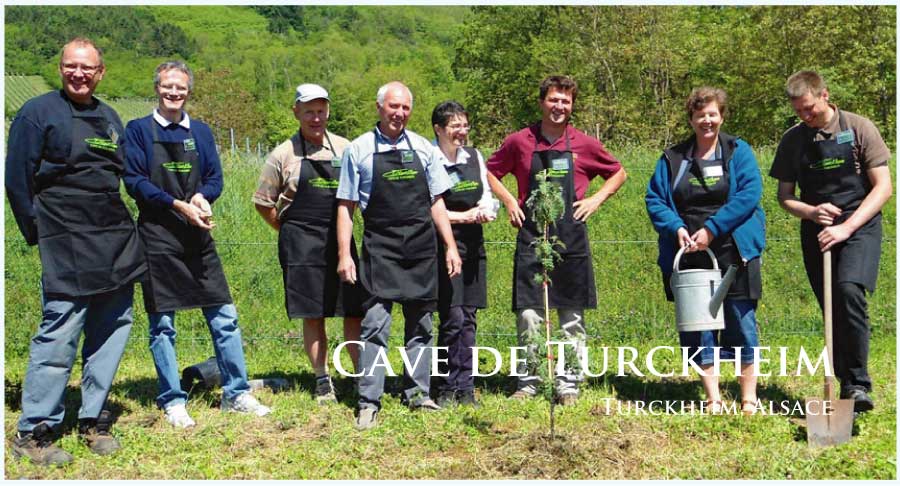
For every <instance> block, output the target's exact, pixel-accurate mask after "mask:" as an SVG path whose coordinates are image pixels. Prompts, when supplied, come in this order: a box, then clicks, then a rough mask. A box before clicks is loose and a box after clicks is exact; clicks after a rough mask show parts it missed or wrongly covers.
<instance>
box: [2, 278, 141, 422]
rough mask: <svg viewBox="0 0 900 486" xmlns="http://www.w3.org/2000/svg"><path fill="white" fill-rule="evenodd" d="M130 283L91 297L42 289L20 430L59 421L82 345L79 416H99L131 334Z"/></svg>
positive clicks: (131, 285)
mask: <svg viewBox="0 0 900 486" xmlns="http://www.w3.org/2000/svg"><path fill="white" fill-rule="evenodd" d="M133 295H134V285H133V284H130V283H129V284H127V285H123V286H122V287H120V288H119V289H117V290H113V291H111V292H106V293H103V294H97V295H92V296H89V297H62V296H48V295H44V294H43V291H42V292H41V303H42V305H43V314H44V316H43V320H42V321H41V324H40V326H39V327H38V330H37V333H36V334H35V335H34V337H33V338H32V339H31V346H30V349H29V353H28V370H27V371H26V373H25V384H24V386H23V387H22V416H21V417H19V424H18V428H19V430H20V431H22V432H30V431H31V430H32V429H34V428H35V427H37V426H38V425H40V424H41V423H46V424H47V425H48V426H50V427H51V428H52V427H57V426H59V425H60V424H61V423H62V421H63V416H64V415H65V407H64V402H63V398H64V395H65V391H66V385H67V383H68V382H69V375H70V373H71V372H72V365H74V364H75V358H76V357H77V356H78V340H79V338H80V337H81V335H82V334H84V344H83V345H82V346H81V359H82V370H81V409H80V410H79V411H78V418H79V419H95V418H97V417H99V416H100V412H101V411H102V410H103V406H104V404H105V403H106V397H107V396H108V395H109V391H110V388H111V386H112V382H113V377H114V376H115V374H116V370H117V369H118V367H119V361H120V360H121V359H122V354H123V353H124V352H125V345H126V344H127V343H128V334H129V333H130V332H131V322H132V308H131V305H132V301H133Z"/></svg>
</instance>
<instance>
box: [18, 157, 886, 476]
mask: <svg viewBox="0 0 900 486" xmlns="http://www.w3.org/2000/svg"><path fill="white" fill-rule="evenodd" d="M612 150H613V153H614V154H616V155H617V156H618V157H619V158H620V159H621V160H622V161H623V162H624V164H625V167H626V169H627V170H628V171H629V180H628V182H626V184H625V186H624V187H623V188H622V190H621V191H620V192H619V194H618V195H616V196H615V197H614V198H613V199H612V200H610V201H609V202H608V203H607V204H606V205H605V206H604V207H603V208H601V210H600V211H599V212H598V213H597V214H595V215H594V216H593V218H592V220H591V221H590V222H589V228H590V234H591V240H592V249H593V258H594V268H595V272H596V280H597V294H598V297H599V301H600V305H599V307H598V309H596V310H590V311H588V312H587V313H586V314H587V315H586V322H587V327H588V333H589V334H590V336H591V337H590V339H589V342H588V343H589V345H590V346H591V347H592V350H593V349H599V348H600V347H602V346H610V347H614V346H635V347H638V348H639V349H641V350H642V352H646V350H648V349H650V348H651V347H653V346H677V342H678V340H677V334H676V332H675V329H674V325H673V309H672V305H671V304H670V303H667V302H666V301H665V297H664V295H663V291H662V288H661V279H660V277H659V271H658V268H657V266H656V263H655V262H656V234H655V232H654V231H653V229H652V227H651V226H650V223H649V221H648V219H647V217H646V212H645V210H644V201H643V195H644V190H645V187H646V183H647V180H648V179H649V177H650V174H651V172H652V170H653V167H654V164H655V161H656V159H657V157H658V155H659V152H658V151H657V150H656V149H653V150H628V149H619V150H616V149H615V148H613V149H612ZM772 155H773V152H772V151H771V150H762V151H760V152H758V156H759V158H760V166H761V167H762V170H763V173H764V174H765V173H767V172H768V168H769V166H770V164H771V160H772ZM893 164H894V162H893V161H892V162H891V165H892V167H893ZM258 171H259V166H258V165H257V164H255V163H251V162H243V161H240V160H237V159H231V158H228V159H227V160H226V188H225V193H224V194H223V196H222V198H221V199H220V200H219V201H218V202H217V203H216V204H215V206H214V211H215V213H216V220H217V223H218V228H217V229H216V230H215V233H214V234H215V237H216V240H217V245H218V248H219V253H220V255H221V256H222V259H223V262H224V265H225V272H226V275H227V276H228V278H229V283H230V285H231V290H232V294H233V296H234V298H235V301H236V304H237V307H238V311H239V313H240V316H241V327H242V329H243V333H244V342H245V351H246V355H247V362H248V367H249V372H250V375H251V378H254V377H271V376H279V377H285V378H287V379H289V380H290V382H291V383H292V385H293V389H291V390H288V391H285V392H281V393H272V392H269V391H263V392H260V393H259V396H260V398H261V400H262V401H263V402H264V403H267V404H271V405H273V406H274V408H275V411H274V412H273V414H272V415H271V416H270V417H265V418H261V419H257V418H250V417H243V416H234V415H224V414H221V413H220V412H219V411H218V408H217V407H218V402H219V399H218V395H217V393H215V392H200V393H196V394H192V396H191V399H190V402H189V404H188V409H189V411H190V413H191V414H192V416H193V417H194V418H195V420H197V422H198V426H197V427H195V428H194V429H193V430H190V431H186V432H185V431H176V430H173V429H172V428H171V427H169V426H168V424H166V423H165V421H164V420H163V419H162V415H161V413H160V412H159V411H158V410H157V409H156V408H155V405H154V397H155V395H156V376H155V372H154V368H153V364H152V360H151V358H150V354H149V351H148V349H147V319H146V314H145V313H144V311H143V305H142V304H141V302H142V300H141V297H140V292H138V293H137V295H136V303H137V305H136V311H135V315H136V319H135V324H134V328H133V331H132V337H131V342H130V344H129V347H128V350H127V352H126V355H125V357H124V359H123V361H122V364H121V367H120V368H119V372H118V375H117V378H116V383H115V385H114V389H113V392H112V394H111V396H110V402H109V404H110V407H111V408H112V409H113V410H114V412H115V413H116V414H117V415H118V422H117V424H116V426H115V429H114V431H115V433H116V434H117V435H118V436H119V437H120V439H121V440H122V443H123V445H124V446H125V448H124V450H122V451H121V452H119V453H118V454H116V455H115V456H112V457H109V458H99V457H96V456H94V455H92V454H91V453H90V452H89V451H88V449H87V447H86V446H84V445H83V444H81V443H79V441H78V437H77V435H76V434H75V433H74V431H72V430H71V428H72V427H73V426H74V424H75V422H76V410H77V407H78V403H79V398H78V392H77V389H78V378H77V377H78V376H79V373H80V365H76V369H75V370H74V372H73V375H72V379H71V381H70V390H69V392H70V393H68V396H67V401H66V405H67V417H66V422H65V424H66V426H67V428H68V429H67V432H66V433H65V435H64V437H63V439H62V441H61V444H62V446H63V447H64V448H66V449H67V450H69V451H71V452H73V454H75V456H76V461H75V463H74V464H72V465H70V466H68V467H66V468H64V469H41V468H38V467H35V466H33V465H31V464H29V463H27V462H19V461H16V460H14V459H12V456H11V455H10V454H9V453H7V454H6V466H5V473H6V477H7V478H10V479H12V478H41V479H81V478H85V479H115V478H122V479H138V478H140V479H214V478H241V479H270V478H271V479H288V478H298V479H299V478H303V479H307V478H309V479H312V478H351V479H369V478H371V479H387V478H433V479H451V478H454V479H455V478H480V479H489V478H533V479H555V478H571V479H589V478H590V479H637V478H657V479H662V478H685V479H687V478H705V479H731V478H754V479H824V478H835V479H837V478H878V479H894V478H896V458H897V455H896V449H895V444H896V418H895V415H896V374H895V369H896V358H895V354H896V344H895V343H896V318H895V315H896V308H895V302H896V272H895V269H896V261H895V255H896V241H895V239H894V235H895V221H896V217H895V210H894V200H893V199H892V200H891V201H890V202H889V204H888V206H887V207H886V208H885V218H884V221H885V227H884V234H885V241H884V243H883V247H882V254H881V273H880V276H879V283H878V291H877V293H876V294H874V295H873V296H871V298H870V300H869V312H870V317H871V322H872V326H873V336H872V349H871V355H870V372H871V374H872V376H873V379H874V381H875V390H874V393H873V397H874V399H875V400H876V409H875V410H874V411H873V412H871V413H869V414H866V415H864V416H863V417H861V418H860V419H858V420H857V421H856V434H857V435H856V436H855V437H854V439H853V440H852V441H851V442H850V443H849V444H846V445H843V446H840V447H836V448H830V449H825V450H810V449H809V448H808V447H807V445H806V439H805V429H804V428H803V426H802V423H803V422H802V420H800V418H799V417H796V416H792V417H787V416H783V415H774V416H754V417H750V418H744V417H741V416H699V415H689V414H686V415H671V416H649V415H640V414H636V413H627V412H625V411H622V412H621V413H620V412H617V410H616V407H615V405H613V407H612V409H611V411H610V413H607V410H606V407H605V404H606V403H612V404H616V403H618V404H620V405H622V406H626V405H627V404H629V403H634V402H636V401H640V400H646V401H649V400H654V399H664V400H694V401H699V400H700V399H701V397H702V388H701V387H700V384H699V381H697V380H696V379H694V378H691V379H688V378H668V379H660V378H654V377H637V376H632V375H627V376H624V377H616V376H609V375H607V376H606V377H603V378H597V379H592V380H590V381H589V382H588V383H587V384H586V386H585V387H584V393H583V395H582V399H581V400H580V401H579V403H578V404H577V405H576V406H575V407H571V408H565V409H557V410H558V415H557V424H558V425H557V433H558V437H557V439H556V440H552V441H551V440H550V438H549V437H548V436H547V427H548V425H547V424H548V414H549V407H548V405H547V403H546V402H545V401H543V400H531V401H529V402H526V403H516V402H511V401H509V400H508V399H507V398H506V395H507V394H509V393H510V392H511V391H512V388H513V386H514V383H513V379H511V378H507V377H505V376H497V377H493V378H487V379H483V380H481V381H477V382H476V386H477V387H478V388H479V393H480V399H481V402H482V407H481V408H480V409H477V410H472V409H450V410H445V411H441V412H438V413H434V414H424V413H414V412H410V411H408V410H406V409H405V408H404V407H402V406H401V405H400V401H399V397H398V395H397V391H398V390H399V387H400V382H399V379H395V380H390V379H389V381H388V391H389V392H392V394H391V395H389V396H386V400H385V402H384V410H383V411H382V413H381V415H380V424H379V426H378V428H377V429H375V430H372V431H369V432H367V433H359V432H357V431H356V430H354V429H353V416H354V399H353V397H352V393H351V382H350V381H349V380H348V379H339V380H338V383H337V384H338V392H339V395H340V397H341V398H342V400H341V403H340V404H338V405H331V406H327V407H318V406H316V404H315V401H314V399H313V397H312V395H311V390H312V388H313V375H312V372H311V369H310V366H309V364H308V362H307V360H306V357H305V355H304V353H303V346H302V337H301V335H300V332H299V328H300V325H299V322H289V321H288V320H287V319H286V317H285V313H284V308H283V293H282V285H281V273H280V268H279V266H278V260H277V249H276V245H275V243H276V234H275V232H274V231H272V230H271V229H270V228H268V227H267V226H266V225H265V224H264V223H263V221H262V219H261V218H259V217H258V216H257V215H256V213H255V211H254V209H253V206H252V203H251V202H250V197H251V195H252V193H253V191H254V189H255V184H256V179H257V177H258ZM505 182H507V184H509V186H510V187H511V188H512V187H513V186H514V184H515V182H514V181H513V180H512V178H511V177H508V178H507V180H506V181H505ZM598 184H599V182H598V181H595V184H594V185H593V186H592V188H591V191H595V190H596V188H597V187H598ZM764 184H765V188H764V189H765V193H764V198H763V206H764V208H765V211H766V215H767V219H768V225H767V230H768V248H767V250H766V252H765V254H764V257H763V258H764V263H763V283H764V289H763V299H762V301H761V303H760V307H759V311H758V319H759V328H760V339H761V343H762V345H763V346H772V347H773V348H774V347H777V346H787V347H789V348H790V350H791V351H790V357H791V360H796V354H797V350H798V349H799V347H800V346H803V347H805V348H806V349H808V350H819V349H821V346H822V345H823V344H822V343H823V338H822V337H821V318H820V316H819V313H818V310H817V307H816V305H815V298H814V297H813V294H812V292H811V291H810V289H809V288H808V283H807V281H806V276H805V273H804V271H803V266H802V261H801V258H800V252H799V241H797V236H798V231H799V224H798V222H797V221H796V220H794V219H792V218H790V217H789V216H788V215H787V214H786V213H785V212H784V211H782V210H781V209H780V208H779V207H778V204H777V201H776V199H775V184H774V183H773V182H772V181H771V180H770V179H769V178H768V177H764ZM501 213H502V215H501V217H500V218H499V219H498V221H496V222H494V223H492V224H490V225H488V226H487V227H486V239H487V240H488V241H489V243H488V245H487V251H488V259H489V269H488V272H489V282H490V285H489V289H488V299H489V306H490V307H489V308H488V309H486V310H484V311H482V312H480V313H479V333H478V344H479V345H482V346H494V347H497V348H501V349H506V347H507V346H511V345H514V344H515V337H514V332H515V324H514V320H513V316H512V313H511V312H510V282H511V274H512V254H513V250H514V245H513V242H514V239H515V232H514V229H513V228H512V227H510V225H509V224H508V222H507V220H506V216H505V212H502V211H501ZM357 216H358V215H357ZM360 226H361V225H360V224H359V220H357V225H356V229H357V230H359V229H360ZM357 241H359V240H357ZM5 248H6V253H5V255H6V294H5V295H6V316H5V317H6V321H5V322H6V325H5V338H6V340H5V353H6V374H5V396H6V406H5V412H6V414H5V422H4V425H5V431H6V435H7V439H9V438H10V437H11V436H12V434H14V433H15V420H16V419H17V418H18V414H19V399H20V393H21V386H22V380H23V376H24V373H25V367H26V362H27V352H28V340H29V338H30V336H31V335H32V334H33V332H34V330H35V328H36V326H37V324H38V322H39V319H40V304H39V296H38V293H37V290H38V280H39V269H40V264H39V259H38V255H37V251H36V249H34V248H29V247H27V246H25V244H24V242H23V240H22V238H21V236H20V235H19V234H18V230H17V228H16V226H15V223H14V222H13V220H12V217H11V215H10V213H9V210H8V208H7V209H6V230H5ZM398 319H399V314H398V313H396V312H395V321H394V322H395V323H397V322H399V321H398ZM328 329H329V334H330V336H332V337H337V336H340V334H341V333H340V322H339V321H338V320H334V319H332V320H329V323H328ZM395 329H400V328H399V327H397V326H395ZM178 332H179V344H178V352H179V361H180V363H181V366H182V367H183V366H187V365H189V364H193V363H197V362H199V361H202V360H204V359H206V358H207V357H209V356H211V355H212V348H211V344H210V338H209V333H208V331H207V329H206V324H205V322H204V321H203V318H202V315H201V314H200V312H199V311H190V312H182V313H180V314H179V320H178ZM395 335H396V336H395V337H394V338H393V339H392V345H393V346H400V345H402V342H401V340H400V338H399V336H401V333H399V332H395ZM335 344H336V342H335V341H332V342H331V346H332V347H333V346H334V345H335ZM598 355H599V352H597V353H594V354H593V356H594V358H593V359H592V362H594V363H596V360H598ZM345 363H346V364H347V365H349V362H348V360H346V359H345ZM392 363H393V364H394V366H395V368H396V369H398V370H399V369H400V357H399V354H397V353H396V352H394V353H392ZM482 368H483V369H489V368H488V366H487V365H486V364H484V363H483V366H482ZM592 368H593V366H592ZM726 369H727V368H726ZM507 372H508V366H506V367H504V369H503V371H502V372H501V375H505V374H506V373H507ZM723 381H724V383H725V386H724V390H725V397H726V399H735V398H738V397H739V395H738V388H737V385H736V383H735V380H734V379H733V378H724V379H723ZM821 381H822V380H821V376H816V377H809V376H802V377H799V378H797V377H789V378H785V377H777V376H773V377H770V378H761V379H760V384H759V395H760V398H761V399H763V401H764V402H766V403H768V402H769V401H776V402H778V401H782V400H790V401H796V400H801V401H802V400H803V399H804V398H805V397H816V396H820V395H821V393H822V387H821ZM610 400H611V402H610Z"/></svg>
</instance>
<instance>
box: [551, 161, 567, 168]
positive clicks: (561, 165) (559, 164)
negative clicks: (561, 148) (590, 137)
mask: <svg viewBox="0 0 900 486" xmlns="http://www.w3.org/2000/svg"><path fill="white" fill-rule="evenodd" d="M550 164H551V165H552V167H553V170H569V159H553V160H552V161H550Z"/></svg>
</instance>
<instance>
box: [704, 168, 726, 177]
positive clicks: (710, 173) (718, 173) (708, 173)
mask: <svg viewBox="0 0 900 486" xmlns="http://www.w3.org/2000/svg"><path fill="white" fill-rule="evenodd" d="M723 173H724V172H723V171H722V166H721V165H711V166H709V167H704V168H703V178H704V179H705V178H707V177H722V174H723Z"/></svg>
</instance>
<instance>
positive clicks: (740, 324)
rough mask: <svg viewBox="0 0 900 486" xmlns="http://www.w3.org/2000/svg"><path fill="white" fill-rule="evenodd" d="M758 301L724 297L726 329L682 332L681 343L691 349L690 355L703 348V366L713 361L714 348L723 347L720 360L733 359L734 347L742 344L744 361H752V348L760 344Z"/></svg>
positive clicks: (701, 362) (701, 356)
mask: <svg viewBox="0 0 900 486" xmlns="http://www.w3.org/2000/svg"><path fill="white" fill-rule="evenodd" d="M756 303H757V301H755V300H738V299H725V303H724V304H722V305H723V306H724V307H723V309H722V311H723V312H724V313H725V329H722V330H720V331H694V332H679V333H678V338H679V341H680V342H681V346H682V347H684V348H688V356H693V355H694V353H695V352H697V348H699V347H701V346H702V347H703V349H702V350H701V351H700V360H699V361H697V360H696V359H695V361H697V362H698V363H699V364H701V365H711V364H713V349H712V348H713V347H715V346H721V347H722V349H720V350H719V359H720V360H721V359H728V360H733V359H734V349H732V348H734V347H735V346H740V347H741V363H743V364H748V363H752V362H753V348H754V347H758V346H759V336H758V335H757V332H756Z"/></svg>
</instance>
